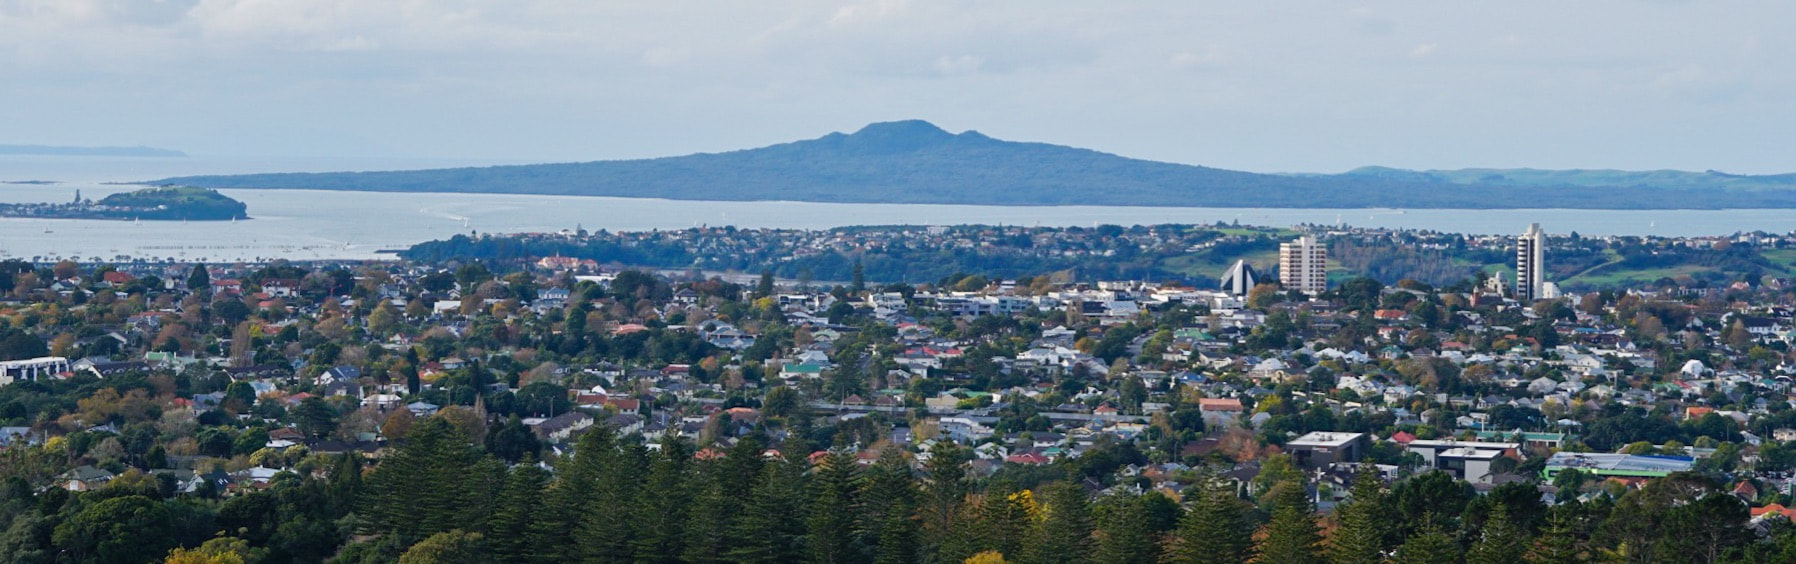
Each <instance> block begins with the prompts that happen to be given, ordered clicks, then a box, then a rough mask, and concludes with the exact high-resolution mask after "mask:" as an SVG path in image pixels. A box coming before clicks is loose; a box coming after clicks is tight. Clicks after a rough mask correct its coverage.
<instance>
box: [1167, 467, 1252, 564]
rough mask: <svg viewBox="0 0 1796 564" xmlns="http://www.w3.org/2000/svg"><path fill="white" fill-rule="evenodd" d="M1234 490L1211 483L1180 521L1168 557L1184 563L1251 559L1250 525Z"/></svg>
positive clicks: (1234, 562) (1239, 563) (1231, 563)
mask: <svg viewBox="0 0 1796 564" xmlns="http://www.w3.org/2000/svg"><path fill="white" fill-rule="evenodd" d="M1246 505H1247V504H1246V503H1245V502H1244V501H1242V500H1241V498H1240V496H1237V495H1236V494H1235V488H1234V486H1233V485H1230V484H1228V483H1226V482H1223V481H1221V480H1211V481H1210V482H1209V483H1207V484H1205V485H1204V488H1203V490H1202V491H1200V492H1198V493H1197V499H1196V500H1195V503H1193V504H1192V506H1191V510H1190V511H1187V512H1185V516H1184V517H1183V518H1182V519H1180V520H1179V528H1178V532H1177V533H1176V534H1177V540H1178V542H1177V543H1176V544H1174V545H1173V547H1172V553H1171V554H1170V555H1169V556H1170V557H1171V558H1170V559H1171V560H1172V561H1173V562H1180V563H1184V564H1199V563H1217V564H1242V563H1245V562H1247V561H1248V559H1249V558H1250V557H1251V556H1253V552H1252V551H1253V525H1252V524H1251V523H1250V522H1249V521H1248V520H1247V515H1246V509H1247V508H1246V507H1245V506H1246Z"/></svg>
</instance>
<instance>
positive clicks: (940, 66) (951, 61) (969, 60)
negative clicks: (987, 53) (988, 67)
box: [935, 55, 985, 74]
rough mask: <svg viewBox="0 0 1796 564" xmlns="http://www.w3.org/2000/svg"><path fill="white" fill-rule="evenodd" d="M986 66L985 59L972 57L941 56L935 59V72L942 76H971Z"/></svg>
mask: <svg viewBox="0 0 1796 564" xmlns="http://www.w3.org/2000/svg"><path fill="white" fill-rule="evenodd" d="M984 65H985V59H983V58H980V57H975V56H972V55H956V56H952V57H950V56H946V55H944V56H941V57H937V58H936V59H935V70H936V72H939V73H942V74H971V73H975V72H979V67H981V66H984Z"/></svg>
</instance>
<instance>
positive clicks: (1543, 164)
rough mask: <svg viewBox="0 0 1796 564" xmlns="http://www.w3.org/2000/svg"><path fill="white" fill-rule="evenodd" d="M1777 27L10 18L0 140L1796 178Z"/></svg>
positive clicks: (1742, 9)
mask: <svg viewBox="0 0 1796 564" xmlns="http://www.w3.org/2000/svg"><path fill="white" fill-rule="evenodd" d="M1792 26H1796V2H1789V1H1787V0H1767V1H1729V2H1695V1H1690V2H1680V1H1647V0H1632V1H1619V0H1611V1H1577V2H1566V1H1563V0H1561V1H1553V2H1527V1H1505V2H1481V3H1477V5H1472V3H1468V2H1435V1H1419V0H1418V1H1406V2H1341V1H1285V0H1280V1H1274V2H1252V1H1249V2H1242V1H1233V2H1210V1H1204V2H1196V1H1191V0H1178V1H1166V2H1121V1H1117V2H1091V1H1075V2H1059V1H1044V0H1029V1H1018V2H996V1H989V0H986V1H973V0H940V1H904V0H878V1H870V2H857V3H837V2H822V1H805V0H755V1H748V2H744V1H727V2H682V1H673V0H650V1H640V0H632V1H627V2H617V1H597V0H443V1H425V0H0V143H38V144H61V145H137V144H144V145H153V146H160V147H168V148H174V149H181V150H185V151H188V152H190V153H194V154H201V155H291V156H382V157H432V158H437V157H440V158H463V159H476V160H483V159H485V160H492V161H494V162H499V161H508V162H514V161H566V160H597V159H618V158H637V157H651V156H666V155H677V154H686V153H692V152H700V151H721V150H731V149H738V148H747V147H753V146H760V145H766V144H770V143H777V142H785V141H791V140H797V139H804V138H812V137H817V136H820V135H823V134H825V133H828V132H831V131H853V130H855V129H858V128H859V127H861V126H862V125H864V124H866V123H868V122H873V121H886V120H894V119H909V118H920V119H927V120H930V121H933V122H935V123H936V124H938V125H940V126H942V127H943V128H945V129H948V130H950V131H956V132H958V131H962V130H967V129H976V130H979V131H981V132H983V133H986V134H988V135H991V136H994V137H999V138H1003V139H1012V140H1026V141H1043V142H1050V143H1057V144H1064V145H1073V146H1079V147H1087V148H1092V149H1097V150H1102V151H1106V152H1111V153H1117V154H1121V155H1125V156H1131V157H1139V158H1146V159H1154V160H1164V161H1172V162H1180V163H1190V164H1202V165H1208V166H1218V167H1225V168H1235V169H1244V170H1254V171H1316V172H1334V171H1341V170H1346V169H1349V168H1352V167H1356V166H1361V165H1371V164H1378V165H1388V166H1399V167H1406V168H1459V167H1472V166H1492V167H1521V166H1528V167H1539V168H1572V167H1581V168H1627V169H1648V168H1676V169H1685V170H1704V169H1718V170H1724V171H1729V172H1741V173H1767V172H1790V171H1796V162H1792V160H1791V158H1790V156H1791V155H1793V154H1796V152H1793V151H1792V143H1791V141H1792V139H1796V34H1792V33H1791V29H1792Z"/></svg>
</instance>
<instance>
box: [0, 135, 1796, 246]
mask: <svg viewBox="0 0 1796 564" xmlns="http://www.w3.org/2000/svg"><path fill="white" fill-rule="evenodd" d="M489 164H515V163H500V162H469V161H445V160H419V159H284V158H222V157H220V158H200V157H194V158H94V157H24V156H0V182H17V181H28V180H36V181H51V182H54V183H53V184H0V201H4V202H46V201H67V200H70V199H73V198H74V197H75V193H76V192H77V191H79V192H80V194H81V196H82V197H84V198H99V197H101V196H104V195H105V194H110V193H113V192H119V191H126V190H133V189H136V188H138V187H137V186H130V185H119V184H113V183H120V182H134V181H142V180H149V179H155V178H163V177H169V176H180V175H192V174H229V173H249V172H307V171H335V170H396V169H410V168H435V167H447V166H476V165H489ZM224 192H225V193H226V194H227V195H229V196H231V197H233V198H237V199H239V200H242V201H243V202H244V203H245V204H247V205H248V206H249V213H250V215H251V216H253V217H254V219H251V220H245V221H236V222H189V223H182V222H156V221H143V222H126V221H102V220H47V219H20V218H0V257H8V258H25V259H36V260H52V259H58V258H75V259H78V260H86V261H116V260H125V259H127V258H146V259H173V260H181V261H209V262H221V261H256V260H267V259H274V258H285V259H289V260H314V259H374V258H383V257H387V258H390V257H391V255H386V254H381V253H379V252H378V251H380V250H383V249H395V248H403V247H406V246H409V245H412V244H415V243H419V242H422V241H427V240H431V239H441V238H446V237H450V236H453V235H456V234H461V233H519V232H553V231H559V230H562V229H574V228H576V227H584V228H586V229H588V230H597V229H609V230H613V231H618V230H626V231H634V230H649V229H683V228H687V227H694V226H703V225H712V226H721V225H734V226H737V227H749V228H752V227H777V228H810V229H823V228H830V227H839V226H845V225H896V224H906V225H953V224H967V223H980V224H1004V225H1028V226H1038V225H1039V226H1075V225H1077V226H1091V225H1098V224H1117V225H1134V224H1160V223H1214V222H1218V221H1222V222H1236V221H1239V222H1240V223H1242V224H1251V225H1269V226H1290V225H1297V224H1303V223H1311V224H1329V225H1334V224H1344V225H1349V226H1358V227H1391V228H1409V229H1431V230H1437V231H1447V232H1458V233H1468V234H1508V233H1520V232H1521V231H1522V230H1523V229H1524V228H1526V227H1527V225H1528V224H1529V223H1535V222H1538V223H1540V224H1541V226H1542V227H1543V228H1544V229H1546V230H1547V231H1548V232H1549V233H1556V234H1563V233H1569V232H1573V231H1576V232H1578V233H1580V234H1582V235H1587V236H1598V235H1661V236H1695V235H1726V234H1731V233H1736V232H1745V231H1767V232H1773V233H1787V232H1790V231H1793V230H1796V210H1773V209H1746V210H1644V211H1634V210H1630V211H1593V210H1563V209H1521V210H1455V209H1411V210H1392V209H1280V208H1189V207H1155V206H1140V207H1124V206H958V205H915V204H818V203H806V202H711V201H677V200H659V199H648V198H600V197H577V196H527V195H498V194H415V193H414V194H394V193H374V192H331V191H312V190H225V191H224Z"/></svg>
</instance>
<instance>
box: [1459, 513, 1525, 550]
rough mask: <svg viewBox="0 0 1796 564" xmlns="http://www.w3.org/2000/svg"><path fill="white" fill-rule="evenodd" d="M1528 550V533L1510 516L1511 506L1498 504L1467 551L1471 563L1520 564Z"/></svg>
mask: <svg viewBox="0 0 1796 564" xmlns="http://www.w3.org/2000/svg"><path fill="white" fill-rule="evenodd" d="M1527 552H1528V533H1527V531H1525V530H1523V529H1522V528H1521V527H1517V526H1516V525H1515V522H1514V520H1513V519H1510V518H1509V507H1508V506H1507V505H1504V504H1501V503H1499V504H1496V505H1494V506H1492V507H1491V511H1490V515H1489V516H1488V517H1486V518H1485V521H1484V530H1483V531H1482V532H1481V533H1480V534H1479V535H1478V541H1477V542H1475V543H1472V549H1471V550H1470V551H1468V552H1466V562H1468V563H1470V564H1518V563H1520V562H1522V561H1523V555H1525V554H1526V553H1527Z"/></svg>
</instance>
